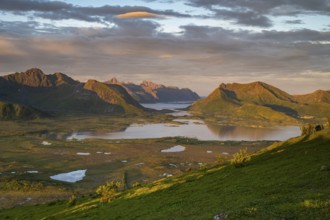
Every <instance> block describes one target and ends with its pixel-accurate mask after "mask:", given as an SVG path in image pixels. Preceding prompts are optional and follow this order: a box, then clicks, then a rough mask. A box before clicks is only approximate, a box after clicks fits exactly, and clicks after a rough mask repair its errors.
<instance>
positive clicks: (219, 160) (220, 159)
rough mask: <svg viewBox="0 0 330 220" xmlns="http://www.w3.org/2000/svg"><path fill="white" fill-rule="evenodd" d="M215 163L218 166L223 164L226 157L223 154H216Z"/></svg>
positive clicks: (225, 161)
mask: <svg viewBox="0 0 330 220" xmlns="http://www.w3.org/2000/svg"><path fill="white" fill-rule="evenodd" d="M216 163H217V165H219V166H222V165H225V164H226V163H227V157H226V156H225V155H222V154H219V155H217V156H216Z"/></svg>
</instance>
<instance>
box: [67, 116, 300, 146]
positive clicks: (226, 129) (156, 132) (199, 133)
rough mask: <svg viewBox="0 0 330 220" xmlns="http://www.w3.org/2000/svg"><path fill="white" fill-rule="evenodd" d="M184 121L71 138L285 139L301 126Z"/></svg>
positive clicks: (133, 126)
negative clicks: (216, 123) (260, 125)
mask: <svg viewBox="0 0 330 220" xmlns="http://www.w3.org/2000/svg"><path fill="white" fill-rule="evenodd" d="M174 121H177V122H180V123H182V124H171V123H156V124H131V125H130V126H128V127H127V128H126V129H125V130H124V131H120V132H106V131H76V132H73V133H71V134H70V135H69V136H68V137H67V139H69V140H70V139H77V140H83V139H109V140H113V139H145V138H163V137H176V136H182V137H188V138H197V139H199V140H218V141H228V140H232V141H241V140H244V141H258V140H269V141H278V140H279V141H281V140H286V139H288V138H291V137H295V136H299V135H300V129H299V127H296V126H277V127H266V128H252V127H242V126H217V125H211V124H206V123H204V122H203V121H201V120H188V119H187V120H186V119H181V120H179V119H177V120H174Z"/></svg>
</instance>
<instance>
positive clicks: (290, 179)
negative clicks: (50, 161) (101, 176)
mask: <svg viewBox="0 0 330 220" xmlns="http://www.w3.org/2000/svg"><path fill="white" fill-rule="evenodd" d="M329 143H330V130H323V131H321V132H317V133H315V134H313V135H312V136H309V137H297V138H293V139H290V140H288V141H284V142H280V143H276V144H274V145H271V146H269V147H268V148H267V149H265V150H263V151H262V152H259V153H257V154H255V155H254V156H253V157H252V159H251V160H250V161H249V162H248V163H247V164H246V166H244V167H241V168H235V167H234V166H233V165H230V164H228V165H224V166H219V167H213V168H210V169H202V170H199V171H195V172H192V173H188V174H186V175H183V176H178V177H172V178H167V179H163V180H159V181H157V182H154V183H151V184H148V185H145V186H142V187H137V188H133V189H129V190H126V191H124V192H122V193H120V194H119V195H118V196H117V198H116V199H114V200H113V201H111V202H110V203H101V202H100V201H99V200H98V199H92V198H85V199H81V200H80V201H79V202H78V204H76V205H75V206H73V207H69V206H68V204H67V202H58V203H55V204H54V203H53V204H47V205H39V206H33V207H20V208H14V209H9V210H2V211H1V213H0V218H2V219H6V218H7V219H41V218H44V219H135V220H136V219H143V220H147V219H183V220H184V219H187V220H188V219H189V220H191V219H213V216H215V215H216V214H220V213H222V214H225V215H227V218H226V219H329V217H330V196H329V195H330V185H329V182H330V175H329V174H330V173H329V172H330V171H329V170H330V164H329V158H330V150H329V147H330V144H329Z"/></svg>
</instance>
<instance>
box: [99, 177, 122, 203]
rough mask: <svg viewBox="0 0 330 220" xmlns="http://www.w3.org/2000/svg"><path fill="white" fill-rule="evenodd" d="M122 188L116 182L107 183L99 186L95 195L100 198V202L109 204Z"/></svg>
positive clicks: (120, 184) (119, 183)
mask: <svg viewBox="0 0 330 220" xmlns="http://www.w3.org/2000/svg"><path fill="white" fill-rule="evenodd" d="M121 187H122V183H121V182H119V181H117V182H114V181H111V182H107V183H106V184H105V185H102V186H99V187H98V188H97V189H96V193H97V194H98V195H100V196H101V201H102V202H110V201H111V200H113V199H114V198H115V197H116V195H117V194H118V192H119V189H120V188H121Z"/></svg>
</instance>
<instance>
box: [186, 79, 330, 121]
mask: <svg viewBox="0 0 330 220" xmlns="http://www.w3.org/2000/svg"><path fill="white" fill-rule="evenodd" d="M315 97H317V98H315ZM327 97H328V93H327V92H325V91H324V92H320V91H319V92H317V93H316V94H310V95H306V96H301V97H300V96H292V95H290V94H288V93H286V92H284V91H282V90H280V89H278V88H276V87H274V86H271V85H269V84H266V83H263V82H253V83H248V84H239V83H231V84H221V85H220V86H219V87H218V88H217V89H215V90H214V91H213V92H212V93H211V94H210V95H209V96H208V97H206V98H205V99H201V100H198V101H196V102H194V103H193V104H192V106H191V107H190V111H191V112H193V113H194V114H200V115H203V116H206V117H215V118H224V117H225V118H231V119H235V120H245V121H250V122H251V121H254V122H258V121H261V122H263V123H264V122H268V123H271V122H276V123H284V124H294V123H298V120H300V119H301V118H305V117H306V118H310V117H312V118H314V117H315V118H318V119H322V118H324V117H328V116H329V112H330V103H328V102H327ZM316 99H317V100H322V101H315V100H316Z"/></svg>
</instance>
